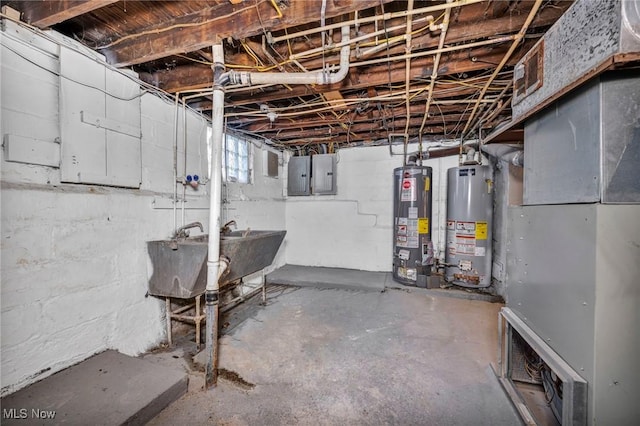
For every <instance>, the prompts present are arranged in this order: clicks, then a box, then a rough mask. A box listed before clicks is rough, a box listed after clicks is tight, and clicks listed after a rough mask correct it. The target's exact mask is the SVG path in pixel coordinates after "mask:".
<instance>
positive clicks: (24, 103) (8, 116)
mask: <svg viewBox="0 0 640 426" xmlns="http://www.w3.org/2000/svg"><path fill="white" fill-rule="evenodd" d="M6 25H7V26H6V30H5V32H4V33H1V37H2V40H1V41H2V50H1V55H2V64H1V69H0V72H1V76H2V99H1V102H2V120H1V126H2V128H1V129H0V134H1V135H3V136H4V135H5V134H12V135H19V136H21V137H27V138H34V139H38V140H41V141H45V142H48V143H52V144H53V143H55V142H54V141H55V140H56V138H59V136H60V129H59V119H60V117H59V116H58V114H59V113H58V109H59V105H58V90H59V81H60V77H59V76H58V75H56V74H57V72H58V65H57V55H58V51H59V47H58V44H57V43H58V42H57V41H56V40H53V41H52V40H47V39H46V38H43V37H41V36H38V35H34V34H31V33H30V32H29V31H27V30H24V29H22V28H20V27H17V26H15V25H13V24H12V23H10V22H6ZM59 40H62V41H60V42H64V43H66V44H68V45H73V42H71V41H68V40H63V39H59ZM77 48H79V49H81V47H79V46H78V47H77ZM88 54H89V55H95V54H93V53H90V52H89V53H88ZM25 58H27V59H29V60H26V59H25ZM96 59H97V60H99V57H97V56H96ZM34 62H35V64H34ZM36 64H37V65H36ZM109 72H115V71H109ZM87 90H91V89H87ZM187 117H188V118H187V140H188V147H187V150H188V151H187V152H188V155H187V173H198V174H199V175H200V176H206V175H207V155H206V153H207V147H206V142H207V137H206V135H207V131H206V128H207V122H206V120H204V119H203V118H202V117H200V116H198V115H197V114H195V113H193V112H191V111H188V112H187ZM174 118H175V109H174V106H173V104H172V103H170V102H167V101H166V100H164V99H161V98H158V97H156V96H154V95H152V94H144V95H143V96H142V100H141V125H142V140H141V150H142V161H141V163H142V164H141V167H142V184H141V187H140V189H122V188H110V187H103V186H95V185H72V184H61V183H60V169H59V168H56V167H45V166H39V165H33V164H23V163H16V162H8V161H6V158H5V152H4V151H3V152H2V154H0V155H2V159H1V160H0V164H1V167H2V170H1V181H2V182H1V183H2V190H1V200H2V203H1V215H2V222H1V255H2V259H1V266H2V284H1V317H0V323H1V350H2V395H5V394H8V393H11V392H13V391H15V390H18V389H20V388H22V387H24V386H26V385H28V384H30V383H32V382H34V381H37V380H40V379H42V378H44V377H46V376H48V375H50V374H53V373H55V372H56V371H58V370H61V369H63V368H65V367H67V366H69V365H72V364H74V363H76V362H79V361H82V360H83V359H85V358H87V357H89V356H91V355H92V354H94V353H96V352H100V351H103V350H105V349H115V350H118V351H120V352H123V353H125V354H129V355H136V354H139V353H141V352H143V351H145V350H147V349H149V348H151V347H153V346H155V345H157V344H158V343H160V342H161V341H162V340H163V339H164V337H165V336H164V333H165V327H164V308H163V302H162V301H161V300H159V299H156V298H154V297H146V291H147V281H148V277H149V276H150V274H151V272H152V271H151V265H150V261H149V259H148V255H147V250H146V241H148V240H153V239H162V238H166V237H168V236H169V235H170V234H171V233H172V231H173V226H174V219H173V210H172V209H171V208H166V206H167V205H170V204H171V198H172V197H173V188H174V179H173V144H174V134H175V130H174V127H173V126H174V125H173V123H174ZM179 120H180V121H179V129H178V133H179V135H180V137H182V135H183V134H184V133H183V131H182V129H183V127H182V126H183V124H182V120H183V115H182V113H180V114H179ZM61 143H62V144H64V141H61ZM178 158H180V159H182V158H184V153H183V151H182V139H179V152H178ZM183 169H184V167H183V162H182V160H180V161H179V170H178V174H179V175H183V174H184V170H183ZM206 192H207V187H206V186H201V187H200V188H198V190H197V191H194V190H192V189H191V188H189V189H188V191H187V197H188V199H190V200H192V201H197V200H201V201H203V202H205V203H206V200H208V196H207V193H206ZM179 195H181V193H180V194H179ZM162 201H164V203H162ZM162 205H164V206H165V207H164V208H163V207H161V206H162ZM207 218H208V210H206V209H186V211H185V221H186V222H190V221H194V220H199V221H201V222H202V223H203V224H204V225H205V227H206V225H207V223H208V220H207ZM181 220H182V217H181V214H180V213H179V218H178V224H180V223H181Z"/></svg>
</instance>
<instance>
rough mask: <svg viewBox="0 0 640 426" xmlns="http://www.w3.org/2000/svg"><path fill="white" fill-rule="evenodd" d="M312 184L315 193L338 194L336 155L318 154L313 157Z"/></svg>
mask: <svg viewBox="0 0 640 426" xmlns="http://www.w3.org/2000/svg"><path fill="white" fill-rule="evenodd" d="M312 160H313V165H312V172H311V178H312V182H313V184H312V185H311V187H312V190H313V193H314V194H319V195H335V194H336V155H335V154H318V155H314V156H313V157H312Z"/></svg>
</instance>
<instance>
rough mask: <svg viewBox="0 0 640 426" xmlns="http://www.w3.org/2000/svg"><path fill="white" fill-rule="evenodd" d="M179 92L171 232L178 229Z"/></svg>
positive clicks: (174, 151)
mask: <svg viewBox="0 0 640 426" xmlns="http://www.w3.org/2000/svg"><path fill="white" fill-rule="evenodd" d="M179 106H180V92H176V114H175V120H174V122H173V129H174V135H173V138H174V139H173V232H176V230H177V229H178V210H177V209H178V131H179V130H178V117H180V114H178V112H179V111H180V108H179Z"/></svg>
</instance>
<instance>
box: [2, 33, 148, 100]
mask: <svg viewBox="0 0 640 426" xmlns="http://www.w3.org/2000/svg"><path fill="white" fill-rule="evenodd" d="M2 46H3V47H4V48H5V49H7V50H9V51H11V52H13V53H14V54H16V55H17V56H18V57H20V58H22V59H24V60H25V61H27V62H29V63H30V64H32V65H35V66H36V67H38V68H40V69H42V70H44V71H47V72H49V73H51V74H53V75H55V76H57V77H60V78H64V79H65V80H69V81H72V82H74V83H76V84H79V85H81V86H84V87H87V88H89V89H94V90H97V91H99V92H102V93H104V94H105V95H107V96H110V97H112V98H114V99H118V100H121V101H132V100H134V99H137V98H139V97H141V96H142V95H144V94H145V93H147V90H146V89H143V90H142V91H141V92H140V93H139V94H137V95H135V96H133V97H131V98H122V97H120V96H116V95H114V94H112V93H109V92H107V91H106V90H104V89H101V88H99V87H95V86H92V85H90V84H86V83H82V82H80V81H77V80H74V79H72V78H69V77H67V76H64V75H62V74H61V73H59V72H56V71H52V70H50V69H48V68H46V67H44V66H42V65H40V64H38V63H37V62H35V61H32V60H31V59H29V58H27V57H26V56H24V55H23V54H22V53H20V52H18V51H16V50H14V49H13V48H11V47H9V46H7V45H6V44H4V43H2Z"/></svg>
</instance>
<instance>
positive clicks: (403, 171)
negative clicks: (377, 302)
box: [393, 166, 433, 287]
mask: <svg viewBox="0 0 640 426" xmlns="http://www.w3.org/2000/svg"><path fill="white" fill-rule="evenodd" d="M431 176H432V170H431V167H426V166H405V167H399V168H397V169H394V171H393V188H394V197H393V200H394V203H393V214H394V221H393V222H394V226H393V278H394V279H395V280H396V281H398V282H400V283H403V284H407V285H413V286H419V287H426V286H427V277H428V276H429V275H430V274H431V266H432V265H433V245H432V242H431Z"/></svg>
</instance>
